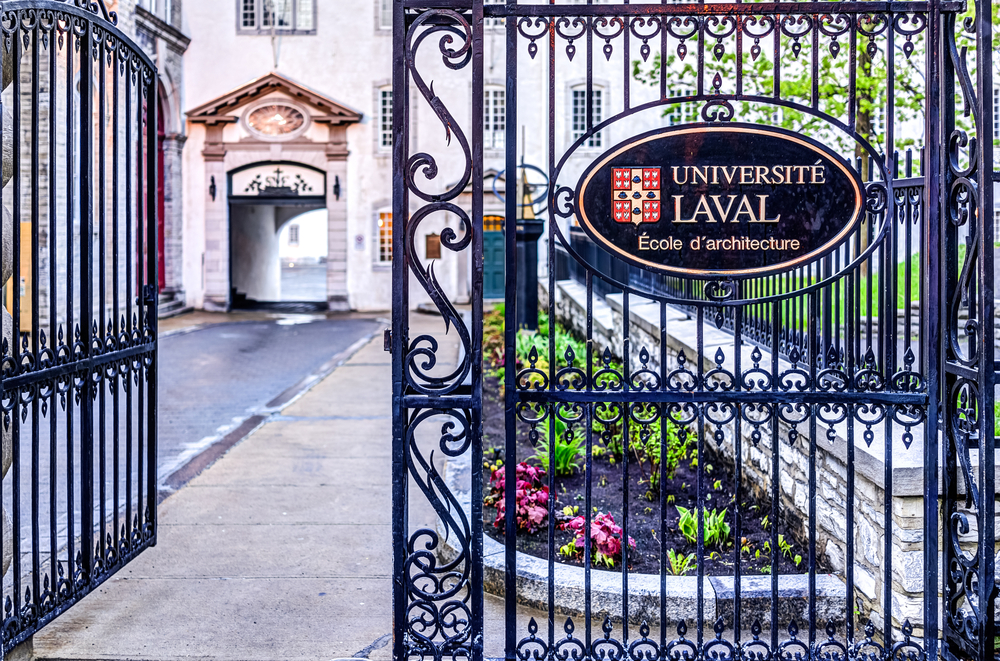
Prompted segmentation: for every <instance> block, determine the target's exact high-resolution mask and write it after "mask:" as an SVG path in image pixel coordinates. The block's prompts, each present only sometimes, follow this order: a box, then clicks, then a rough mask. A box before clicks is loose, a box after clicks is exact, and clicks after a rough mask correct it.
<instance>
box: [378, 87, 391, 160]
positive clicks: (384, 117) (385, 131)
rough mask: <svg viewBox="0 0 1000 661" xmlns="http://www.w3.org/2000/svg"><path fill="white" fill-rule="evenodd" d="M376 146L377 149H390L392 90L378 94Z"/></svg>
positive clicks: (380, 91) (381, 91)
mask: <svg viewBox="0 0 1000 661" xmlns="http://www.w3.org/2000/svg"><path fill="white" fill-rule="evenodd" d="M378 146H379V149H391V148H392V90H391V89H382V90H379V92H378Z"/></svg>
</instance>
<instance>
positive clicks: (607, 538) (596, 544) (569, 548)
mask: <svg viewBox="0 0 1000 661" xmlns="http://www.w3.org/2000/svg"><path fill="white" fill-rule="evenodd" d="M586 526H587V520H586V518H585V517H582V516H577V517H574V518H572V519H570V520H569V521H567V522H566V523H564V524H562V526H561V527H562V529H563V530H567V531H570V532H572V533H574V539H573V541H572V542H569V543H568V544H566V545H565V546H563V547H562V548H560V549H559V553H560V555H565V556H570V557H573V556H578V555H580V554H582V553H583V550H584V548H585V540H584V528H586ZM628 545H629V548H632V549H634V548H635V540H634V539H633V538H631V537H629V538H628ZM590 549H591V551H592V552H593V561H594V564H595V565H604V566H605V567H608V568H609V569H614V566H615V562H618V561H620V560H621V557H622V527H621V526H619V525H617V524H616V523H615V518H614V517H613V516H611V515H610V514H604V513H598V514H597V515H596V516H595V517H594V518H593V520H592V521H591V522H590Z"/></svg>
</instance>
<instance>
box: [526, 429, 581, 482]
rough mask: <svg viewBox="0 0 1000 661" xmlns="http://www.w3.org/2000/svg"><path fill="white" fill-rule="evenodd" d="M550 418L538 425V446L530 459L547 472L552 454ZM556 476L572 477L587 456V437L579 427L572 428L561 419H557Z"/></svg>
mask: <svg viewBox="0 0 1000 661" xmlns="http://www.w3.org/2000/svg"><path fill="white" fill-rule="evenodd" d="M551 420H552V417H551V416H550V417H548V418H546V419H545V420H543V421H542V422H541V424H539V425H538V439H539V440H538V444H537V445H536V446H535V454H533V455H532V456H531V457H530V458H531V459H534V460H535V461H537V462H538V463H539V464H541V466H542V468H543V469H545V470H546V471H548V470H549V460H550V458H551V457H550V455H551V454H553V453H551V452H550V448H549V439H550V438H551V434H550V421H551ZM555 442H556V443H555V452H554V455H555V474H556V475H557V476H566V475H572V474H573V473H575V472H576V471H577V470H578V469H579V468H580V465H581V462H582V460H583V459H584V457H585V455H586V454H587V450H586V448H585V447H584V444H585V442H586V435H585V434H584V432H583V430H582V429H580V428H579V427H576V426H574V427H570V426H569V425H567V424H566V423H565V422H563V421H562V420H560V419H559V418H556V419H555Z"/></svg>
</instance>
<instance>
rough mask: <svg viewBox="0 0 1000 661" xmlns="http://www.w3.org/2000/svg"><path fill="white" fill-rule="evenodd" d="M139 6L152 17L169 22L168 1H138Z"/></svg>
mask: <svg viewBox="0 0 1000 661" xmlns="http://www.w3.org/2000/svg"><path fill="white" fill-rule="evenodd" d="M139 6H140V7H142V8H143V9H145V10H147V11H148V12H149V13H150V14H152V15H153V16H156V17H157V18H162V19H163V20H165V21H167V22H170V0H139Z"/></svg>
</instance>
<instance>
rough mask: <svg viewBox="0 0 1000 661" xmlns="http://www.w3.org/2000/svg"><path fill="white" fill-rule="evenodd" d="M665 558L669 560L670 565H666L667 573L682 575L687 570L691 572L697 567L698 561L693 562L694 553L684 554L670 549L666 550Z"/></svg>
mask: <svg viewBox="0 0 1000 661" xmlns="http://www.w3.org/2000/svg"><path fill="white" fill-rule="evenodd" d="M667 560H669V561H670V566H669V567H667V573H669V574H672V575H673V576H684V575H685V574H687V573H689V572H693V571H694V570H696V569H697V568H698V563H697V562H695V554H694V553H689V554H687V555H686V556H685V555H681V554H680V553H678V552H676V551H674V550H673V549H670V550H669V551H667Z"/></svg>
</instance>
